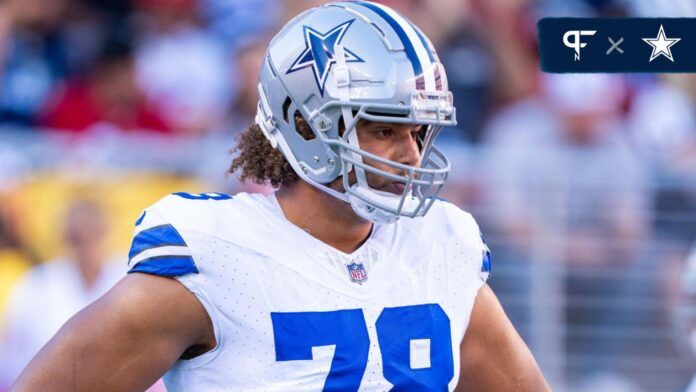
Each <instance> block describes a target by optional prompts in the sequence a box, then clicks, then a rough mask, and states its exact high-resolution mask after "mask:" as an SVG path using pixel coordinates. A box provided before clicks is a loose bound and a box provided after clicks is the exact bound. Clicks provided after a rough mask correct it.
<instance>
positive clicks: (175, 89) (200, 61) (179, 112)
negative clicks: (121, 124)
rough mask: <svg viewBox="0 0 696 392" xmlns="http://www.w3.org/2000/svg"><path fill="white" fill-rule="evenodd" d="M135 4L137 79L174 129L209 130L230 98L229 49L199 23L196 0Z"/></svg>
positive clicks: (139, 1) (149, 0)
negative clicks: (136, 12)
mask: <svg viewBox="0 0 696 392" xmlns="http://www.w3.org/2000/svg"><path fill="white" fill-rule="evenodd" d="M135 6H136V9H137V11H138V15H137V21H138V38H137V41H138V42H137V49H136V70H137V79H138V83H139V84H140V86H142V88H143V89H144V91H145V94H146V96H147V97H148V99H149V100H150V101H151V102H153V103H154V104H155V105H156V106H157V107H158V108H159V110H161V111H162V113H163V114H164V116H165V118H166V120H167V122H168V123H170V124H172V125H173V126H174V128H175V129H176V130H177V131H178V132H180V133H183V134H202V133H205V132H209V131H210V130H211V128H212V127H213V126H214V125H216V124H218V123H219V122H220V121H222V120H223V119H224V116H225V114H226V110H227V108H228V107H229V106H230V103H231V102H232V100H233V97H234V92H235V89H234V85H233V82H234V81H233V80H232V79H233V76H234V75H235V73H234V72H233V69H231V67H232V55H231V53H230V52H229V51H228V50H227V48H226V46H225V45H224V44H223V43H222V42H221V41H219V40H218V38H217V37H215V36H214V35H213V34H211V33H210V32H209V31H207V30H206V29H205V28H204V27H203V26H202V23H201V16H200V11H201V10H200V7H201V4H200V3H199V0H135Z"/></svg>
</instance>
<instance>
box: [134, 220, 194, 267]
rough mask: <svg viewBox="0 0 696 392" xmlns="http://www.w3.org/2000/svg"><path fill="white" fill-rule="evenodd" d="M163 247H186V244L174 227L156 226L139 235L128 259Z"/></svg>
mask: <svg viewBox="0 0 696 392" xmlns="http://www.w3.org/2000/svg"><path fill="white" fill-rule="evenodd" d="M162 246H186V242H185V241H184V239H183V238H181V235H180V234H179V232H178V231H176V229H175V228H174V226H172V225H161V226H155V227H152V228H150V229H146V230H143V231H141V232H140V233H138V234H137V235H136V236H135V238H133V243H132V244H131V248H130V252H128V259H129V260H130V259H132V258H133V257H134V256H136V255H138V254H139V253H141V252H143V251H145V250H148V249H152V248H159V247H162Z"/></svg>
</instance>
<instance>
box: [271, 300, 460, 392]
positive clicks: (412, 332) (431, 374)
mask: <svg viewBox="0 0 696 392" xmlns="http://www.w3.org/2000/svg"><path fill="white" fill-rule="evenodd" d="M271 321H272V323H273V333H274V338H275V351H276V360H277V361H295V360H311V359H312V347H317V346H328V345H335V346H336V350H335V353H334V358H333V361H332V362H331V370H330V371H329V375H328V376H327V378H326V381H325V383H324V389H323V390H324V391H339V390H340V391H357V390H358V388H359V387H360V382H361V381H362V377H363V374H364V373H365V368H366V367H367V353H368V350H369V348H370V337H369V336H368V334H367V326H366V324H365V317H364V316H363V312H362V310H361V309H350V310H337V311H333V312H300V313H271ZM375 327H376V329H377V340H378V341H379V346H380V350H381V352H382V363H383V368H382V373H383V374H384V378H385V379H386V380H388V381H389V382H390V383H392V385H394V389H393V390H394V391H435V390H447V384H449V382H450V381H451V380H452V377H454V364H453V356H452V338H451V332H450V322H449V318H448V317H447V315H446V314H445V312H444V311H443V310H442V308H441V307H440V305H438V304H425V305H413V306H402V307H397V308H385V309H384V310H383V311H382V313H381V314H380V316H379V317H378V318H377V322H376V324H375ZM414 340H424V341H428V342H429V355H430V357H429V359H430V364H429V365H430V366H428V367H419V368H415V369H414V368H411V356H412V353H411V342H412V341H414Z"/></svg>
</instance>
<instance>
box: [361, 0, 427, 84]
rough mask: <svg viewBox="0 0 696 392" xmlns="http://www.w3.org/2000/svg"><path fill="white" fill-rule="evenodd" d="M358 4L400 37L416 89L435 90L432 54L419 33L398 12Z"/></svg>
mask: <svg viewBox="0 0 696 392" xmlns="http://www.w3.org/2000/svg"><path fill="white" fill-rule="evenodd" d="M357 4H359V5H361V6H363V7H365V8H368V9H369V10H371V11H372V12H374V13H376V14H377V15H379V16H380V17H381V18H382V19H384V21H385V22H387V23H388V24H389V26H391V28H392V29H393V30H394V32H395V33H396V35H397V36H398V37H399V39H400V40H401V43H402V44H403V46H404V50H405V51H406V57H408V59H409V60H410V61H411V66H412V67H413V75H414V77H415V79H416V88H417V89H425V90H431V91H432V90H434V89H435V74H434V72H433V69H432V68H433V67H432V63H431V62H430V61H429V60H430V56H431V53H430V51H429V50H428V48H427V47H426V46H423V44H422V41H421V39H420V38H419V37H418V33H417V31H416V30H414V29H413V27H412V26H411V24H410V23H409V22H407V21H406V20H404V19H403V18H402V17H401V16H400V15H399V14H397V13H396V12H394V11H392V10H391V9H389V8H387V7H383V6H381V5H379V4H375V3H370V2H366V1H358V2H357ZM414 43H421V45H417V46H414ZM423 65H425V67H424V66H423ZM419 79H422V82H420V83H419Z"/></svg>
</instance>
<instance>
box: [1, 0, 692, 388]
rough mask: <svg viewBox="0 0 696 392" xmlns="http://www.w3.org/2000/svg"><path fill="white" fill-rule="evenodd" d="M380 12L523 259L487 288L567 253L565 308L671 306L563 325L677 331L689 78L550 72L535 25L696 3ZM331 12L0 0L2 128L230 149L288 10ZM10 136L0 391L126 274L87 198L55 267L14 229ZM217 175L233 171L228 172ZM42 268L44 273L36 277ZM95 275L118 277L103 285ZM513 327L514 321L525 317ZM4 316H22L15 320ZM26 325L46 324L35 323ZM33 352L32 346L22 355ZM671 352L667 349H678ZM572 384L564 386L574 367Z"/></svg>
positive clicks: (488, 4) (462, 200) (474, 196)
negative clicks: (426, 78)
mask: <svg viewBox="0 0 696 392" xmlns="http://www.w3.org/2000/svg"><path fill="white" fill-rule="evenodd" d="M382 2H383V3H385V4H387V5H389V6H391V7H394V8H395V9H397V10H399V11H401V12H402V13H404V14H405V15H406V16H407V17H408V18H410V19H411V20H412V21H413V22H414V23H415V24H416V25H418V26H420V27H421V29H422V30H423V31H424V32H425V33H426V35H428V36H429V37H430V38H431V40H432V41H433V43H434V45H435V47H436V48H437V49H438V54H439V57H440V58H441V60H442V62H443V63H444V65H445V68H446V69H447V76H448V80H449V86H450V89H451V90H452V91H453V93H454V97H455V104H456V106H457V117H458V122H459V125H458V126H457V127H456V128H452V129H447V130H446V131H445V132H444V133H443V135H442V136H441V139H440V142H439V144H440V145H441V146H443V148H444V149H445V150H446V151H447V152H448V153H449V154H450V156H451V157H452V158H453V161H454V165H453V167H454V169H453V173H452V174H453V179H452V184H451V185H450V186H449V187H448V188H447V191H446V195H445V197H446V198H447V199H449V200H450V201H453V202H455V203H456V204H458V205H460V206H463V207H464V208H465V209H467V210H470V211H471V212H473V213H474V215H475V216H476V217H477V219H478V220H479V221H480V223H481V225H482V227H483V232H484V233H488V234H487V240H488V242H489V243H490V245H491V247H492V248H493V251H494V254H497V258H496V262H497V263H500V264H501V265H502V266H505V265H514V266H515V267H514V268H513V270H514V271H515V274H514V275H513V276H511V277H507V278H506V277H505V276H504V275H503V276H501V277H500V279H498V280H496V279H493V280H492V285H493V286H494V288H496V289H499V290H500V291H501V292H503V293H505V292H506V291H510V292H514V291H515V290H521V291H520V292H521V293H522V294H523V295H531V294H530V291H531V288H530V287H529V286H530V285H531V284H532V283H531V282H532V281H533V280H534V277H533V276H531V274H532V273H533V268H532V267H531V265H532V264H533V263H536V262H542V263H544V262H554V261H563V262H564V265H567V266H568V268H569V269H570V271H573V270H574V269H581V270H582V271H584V272H583V273H585V274H586V272H587V271H588V270H589V271H593V270H596V271H599V272H597V274H595V275H592V274H591V275H590V276H591V279H585V278H582V277H581V278H577V276H575V277H573V276H571V275H572V273H571V274H568V275H569V276H571V277H569V278H568V279H567V280H566V282H565V283H564V285H563V288H562V290H563V291H564V293H565V295H567V296H569V297H571V298H572V296H573V295H576V294H577V295H582V293H588V292H590V293H600V294H602V295H604V298H606V299H607V301H612V300H618V299H621V298H626V296H639V295H654V296H659V298H663V299H664V301H663V302H664V303H661V304H660V305H659V306H657V307H656V308H655V309H652V310H650V311H645V309H643V310H642V311H643V313H637V312H633V311H632V310H631V309H629V307H626V308H623V309H619V311H617V312H614V313H613V314H612V315H610V317H609V318H608V317H607V314H606V312H605V311H603V310H602V311H599V310H598V311H594V312H592V311H587V310H586V309H585V310H583V309H582V307H578V308H574V307H573V305H572V303H569V304H568V306H567V307H566V309H565V312H566V313H565V314H564V315H563V317H564V320H565V321H566V322H567V323H582V322H588V323H595V324H596V325H600V326H602V325H606V324H607V323H612V322H616V320H617V319H620V320H622V322H624V324H631V323H644V324H645V325H648V326H656V325H657V326H658V327H659V326H661V325H662V326H664V325H666V324H668V323H669V315H668V310H669V309H670V307H671V306H672V305H673V304H674V303H676V302H678V301H679V300H680V298H681V296H682V295H683V294H682V291H683V290H682V286H681V281H682V279H681V273H682V272H681V271H682V270H683V268H684V265H685V260H686V258H687V255H688V252H689V249H690V248H691V245H692V243H693V242H694V240H696V74H674V75H650V74H641V75H607V74H602V75H600V74H592V75H550V74H543V73H541V72H540V71H539V67H538V55H537V47H536V22H537V21H538V20H539V18H542V17H545V16H572V17H593V16H604V17H617V16H642V17H656V16H666V17H696V3H694V2H693V1H690V0H655V1H652V0H651V1H648V0H468V1H465V0H385V1H382ZM321 3H323V1H316V0H130V1H117V2H115V1H105V0H51V1H43V0H0V130H5V131H7V132H8V133H7V134H9V133H10V132H11V133H12V134H13V135H16V134H17V133H21V134H24V136H26V134H31V133H35V134H37V135H38V134H41V137H45V136H44V135H48V136H46V137H51V135H68V137H71V138H73V137H75V138H79V137H87V138H92V140H94V138H96V140H97V143H96V145H92V146H93V147H91V149H92V151H96V150H97V149H98V148H99V143H100V142H99V141H102V143H108V142H109V141H110V140H111V139H109V138H110V137H111V135H114V134H116V135H122V134H125V135H130V134H137V135H142V134H148V135H156V136H157V137H158V138H172V139H177V138H185V139H187V140H199V141H200V140H206V139H207V138H213V139H214V140H226V141H227V145H226V146H225V148H231V147H233V144H234V136H235V134H237V133H239V132H241V131H243V130H244V129H246V127H247V126H248V125H249V124H250V123H251V121H252V119H253V117H254V115H255V112H256V102H257V94H256V83H257V79H256V78H257V76H256V75H257V72H258V68H259V65H260V64H261V62H262V59H263V55H264V51H265V48H266V45H267V43H268V39H269V38H270V37H271V36H272V35H273V34H274V33H275V32H276V31H277V30H278V29H279V28H280V26H282V25H283V24H284V23H285V22H287V21H288V20H289V19H290V18H291V17H293V16H294V15H297V14H298V13H299V12H300V11H302V10H304V9H307V8H309V7H311V6H313V5H316V4H321ZM3 135H4V134H3V133H0V312H3V311H5V310H6V311H7V314H8V315H10V316H5V317H0V334H2V333H3V332H4V333H5V335H6V336H11V338H6V339H5V340H4V342H5V343H4V346H3V340H2V339H0V356H2V357H0V374H2V377H0V391H3V390H4V388H6V387H7V386H8V385H9V383H10V382H11V380H12V379H13V377H15V376H16V373H17V371H19V369H21V367H22V366H24V363H26V362H27V361H28V360H29V359H30V358H31V355H33V353H34V352H35V351H36V350H38V347H40V346H41V344H40V343H39V342H43V341H45V340H46V339H47V338H48V336H50V335H51V334H52V333H53V332H55V330H56V329H57V328H58V327H59V326H60V324H61V323H62V322H63V321H65V319H67V317H69V315H70V314H72V313H74V311H75V310H76V309H79V308H81V307H82V306H84V304H86V303H89V302H90V301H91V300H92V299H93V298H95V296H98V295H99V294H100V293H101V292H103V289H105V287H107V286H108V282H111V281H112V280H113V278H114V276H118V275H119V274H121V273H122V271H121V270H120V269H119V268H114V269H104V270H102V269H101V268H97V269H96V270H95V269H94V268H93V267H90V266H92V265H93V264H94V263H95V260H97V262H96V264H99V263H100V262H103V263H106V262H107V261H108V260H109V259H111V257H110V256H109V255H108V254H107V252H104V250H103V249H102V248H99V251H97V249H87V250H84V249H82V251H81V250H80V249H81V248H80V244H82V245H84V244H85V241H80V238H81V236H91V237H90V238H92V237H94V238H92V240H90V241H93V242H95V243H98V242H99V240H98V238H100V237H99V235H100V232H101V230H102V225H103V223H104V222H103V221H104V217H103V216H102V215H101V214H102V212H100V207H98V206H95V205H94V204H93V202H94V200H87V201H85V200H77V201H73V202H72V203H70V204H69V206H70V207H69V208H68V209H67V212H65V217H66V218H64V219H65V220H61V222H62V223H64V224H65V225H64V231H65V233H66V234H65V235H64V238H65V243H66V244H67V245H68V246H67V248H64V254H66V255H69V256H65V257H62V258H59V260H58V261H56V262H55V263H44V261H46V258H47V257H46V256H45V255H44V254H41V251H40V247H38V246H36V245H35V244H32V243H31V242H32V238H31V237H28V236H26V235H22V233H23V232H24V233H25V232H26V231H23V230H21V229H19V227H21V226H22V222H21V221H22V219H23V217H22V214H23V213H27V211H28V209H27V208H21V206H20V207H18V206H17V205H18V204H22V203H21V199H22V197H18V195H17V192H16V191H15V192H13V191H14V190H16V189H17V187H16V184H14V185H13V184H10V185H8V184H7V183H3V181H2V180H3V173H2V172H3V171H5V173H8V172H10V171H19V170H20V169H18V167H19V166H17V165H13V162H14V161H12V159H10V157H12V156H13V155H12V154H17V152H16V151H14V150H13V148H12V147H8V145H10V146H11V144H8V145H5V144H4V143H3ZM8 138H9V136H8ZM134 148H135V147H134ZM145 148H147V147H145ZM223 151H224V150H223ZM223 154H224V152H223ZM221 155H222V154H221ZM25 166H26V165H25ZM29 166H30V165H29ZM24 169H25V170H27V171H29V172H31V171H32V169H31V167H30V168H28V169H26V168H24ZM216 169H217V170H218V171H219V172H220V173H222V172H224V170H225V167H216ZM3 184H4V185H3ZM216 186H217V185H216ZM221 187H222V188H223V189H222V190H223V191H224V190H229V189H224V188H225V187H226V186H221ZM175 190H182V189H175ZM214 190H219V189H214ZM133 203H136V201H133ZM138 203H139V201H138V202H137V203H136V204H138ZM145 205H146V204H144V203H143V204H139V205H138V206H137V207H136V208H135V210H137V209H138V208H143V207H144V206H145ZM135 217H136V216H135V215H134V216H133V218H135ZM85 221H87V222H89V223H86V224H87V225H88V226H89V227H96V228H98V230H94V231H91V232H89V233H80V230H77V229H76V228H75V225H78V224H85V223H84V222H85ZM75 222H82V223H75ZM106 226H108V225H106ZM106 226H104V227H106ZM103 229H104V230H106V229H105V228H103ZM87 242H89V241H87ZM126 242H127V241H126ZM122 246H123V247H126V246H127V244H126V243H125V242H124V243H123V244H122ZM539 249H542V251H539ZM97 255H99V256H97ZM54 256H55V255H54ZM122 257H123V256H122ZM119 262H120V263H121V264H125V261H124V260H120V261H119ZM35 264H39V265H40V267H37V269H34V270H31V272H29V273H27V272H26V271H27V270H28V268H29V266H32V265H35ZM46 265H52V267H51V269H48V268H47V267H46ZM70 266H74V267H70ZM71 268H72V269H71ZM603 268H604V269H603ZM606 268H609V269H612V268H620V269H621V268H623V269H622V271H624V272H622V273H621V275H622V276H623V277H626V276H632V275H631V274H639V273H640V271H645V270H647V271H650V274H651V278H650V279H648V281H647V283H645V284H643V283H636V282H628V281H627V280H626V279H624V280H622V281H621V282H622V283H621V284H619V285H615V284H613V283H611V282H610V283H607V281H606V280H602V279H598V278H597V276H599V277H600V278H602V277H606V273H605V271H607V269H606ZM104 271H106V272H104ZM102 272H104V274H106V275H105V277H103V278H100V276H101V275H100V274H101V273H102ZM653 272H654V273H653ZM66 274H68V275H69V274H72V275H71V276H72V277H71V278H70V279H72V280H69V281H70V282H76V283H74V284H75V285H76V286H75V287H79V288H81V289H80V290H77V289H75V290H74V291H69V290H65V287H62V288H61V287H57V288H55V290H57V291H55V292H53V291H50V288H51V287H52V286H51V284H50V283H49V280H51V279H57V280H64V279H67V278H65V276H66ZM107 275H108V277H107ZM51 276H55V277H53V278H51ZM494 276H495V274H494ZM578 276H579V275H578ZM582 276H586V275H582ZM20 277H22V278H20ZM100 279H103V280H100ZM525 279H526V280H525ZM80 282H81V283H80ZM525 282H526V283H525ZM67 284H68V283H65V285H67ZM496 285H497V286H498V287H495V286H496ZM32 287H45V288H46V290H47V293H49V294H50V295H49V294H46V295H45V296H44V298H41V295H39V294H37V293H36V292H35V291H36V290H35V289H33V288H32ZM75 287H73V288H75ZM520 287H521V288H520ZM18 293H20V294H18ZM27 293H28V294H27ZM61 296H63V297H61ZM47 297H55V298H66V299H65V300H64V301H63V302H62V304H61V305H60V306H59V308H60V309H58V310H56V311H55V312H53V313H52V316H55V318H54V319H51V322H46V323H42V322H41V321H39V320H37V319H33V318H32V316H31V315H26V314H20V315H17V314H16V313H17V312H18V310H17V309H18V308H20V310H21V308H32V306H33V307H34V308H36V307H41V306H43V307H48V308H51V309H54V308H55V306H56V305H54V304H55V302H51V301H49V300H50V298H47ZM502 297H503V298H502V299H503V302H505V298H504V296H502ZM7 298H13V299H12V300H8V299H7ZM31 301H34V302H33V305H32V303H29V302H31ZM20 313H21V312H20ZM42 316H45V314H42ZM515 317H516V315H515V314H512V318H513V321H516V319H515ZM524 318H525V316H524V315H521V316H520V319H521V320H522V321H523V319H524ZM8 320H9V321H10V322H13V323H16V324H14V325H10V326H6V327H4V328H3V321H5V323H6V324H7V323H8ZM13 320H19V321H13ZM522 321H521V322H522ZM33 324H39V325H40V326H41V327H45V328H35V329H31V328H24V325H33ZM641 325H642V324H641ZM36 329H42V330H41V331H37V330H36ZM8 331H9V332H8ZM17 331H20V332H22V333H19V332H17ZM523 332H524V331H523ZM32 334H33V335H32ZM0 336H2V335H0ZM593 339H594V340H592V339H590V340H581V339H572V338H568V339H567V340H566V341H565V343H564V344H565V345H566V347H568V350H572V349H573V348H574V347H575V346H577V345H581V346H582V347H581V348H582V350H584V352H586V353H590V354H594V355H602V354H603V353H605V351H608V350H621V349H623V348H625V347H617V345H620V344H619V343H617V342H616V340H615V339H613V340H612V339H604V340H603V338H601V337H600V338H593ZM8 340H9V343H8ZM610 340H611V342H610ZM667 344H668V345H669V344H672V345H679V343H678V341H677V342H667ZM588 345H589V346H590V348H589V349H588V348H587V347H588ZM625 345H626V344H624V346H625ZM3 347H4V348H3ZM532 347H533V346H532ZM23 348H26V350H25V351H24V354H23V355H19V354H16V353H17V352H18V350H19V351H22V350H23ZM3 349H4V350H9V351H2V350H3ZM650 349H651V350H652V349H653V347H651V348H650ZM13 350H14V351H13ZM582 350H581V351H582ZM655 350H658V351H659V350H660V348H657V349H655ZM665 350H666V351H668V354H670V355H671V351H670V350H672V351H674V348H669V349H665ZM3 352H4V353H7V352H14V353H15V354H11V355H10V354H6V355H3V354H2V353H3ZM681 360H682V361H685V360H684V359H683V358H682V359H681ZM3 361H4V362H3ZM10 362H11V363H10ZM540 362H541V365H542V368H543V367H544V365H545V363H544V362H543V361H540ZM684 363H686V362H684ZM689 363H690V365H688V366H689V368H690V369H694V367H693V363H692V362H689ZM612 366H613V368H619V367H620V366H618V365H616V364H615V363H612V362H608V363H604V362H601V363H595V364H590V365H588V366H578V368H577V369H576V371H577V374H578V375H587V374H589V373H591V372H593V371H597V370H603V369H599V368H602V367H607V368H612ZM619 370H622V369H619ZM633 370H635V369H633ZM568 373H569V374H568V375H567V376H568V378H572V376H573V374H572V371H570V370H569V371H568ZM627 373H630V372H627ZM687 373H688V370H687ZM675 377H676V376H675ZM682 377H683V375H682ZM612 380H613V381H610V382H614V384H611V385H614V386H615V385H620V387H617V388H629V389H625V390H656V389H652V388H643V389H641V388H640V387H637V386H636V385H634V384H631V382H637V383H638V384H639V385H640V384H641V380H640V377H638V379H637V380H638V381H635V380H633V381H630V380H629V381H625V380H624V381H625V382H624V381H616V380H615V379H612ZM552 381H553V380H552ZM587 382H590V381H588V380H586V379H583V380H579V381H578V383H587ZM600 382H601V381H600ZM616 382H618V384H616ZM679 382H681V381H677V383H679ZM3 383H4V384H5V385H3ZM578 385H590V384H578ZM600 385H601V384H600ZM612 388H614V387H612ZM630 388H635V389H630ZM585 390H607V389H606V388H604V387H602V386H594V387H592V388H590V389H585ZM613 390H620V389H613Z"/></svg>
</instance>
